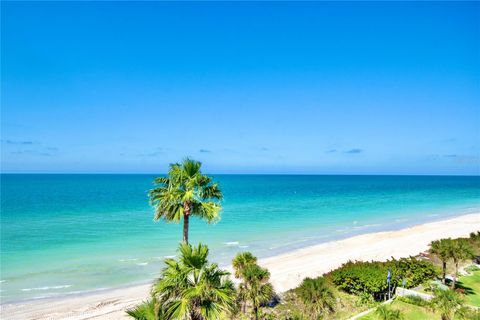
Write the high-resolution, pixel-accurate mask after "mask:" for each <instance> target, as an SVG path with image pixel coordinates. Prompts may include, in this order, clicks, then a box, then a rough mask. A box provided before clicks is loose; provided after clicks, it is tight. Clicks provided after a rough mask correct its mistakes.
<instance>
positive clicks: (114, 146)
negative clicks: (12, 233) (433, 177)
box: [1, 2, 480, 175]
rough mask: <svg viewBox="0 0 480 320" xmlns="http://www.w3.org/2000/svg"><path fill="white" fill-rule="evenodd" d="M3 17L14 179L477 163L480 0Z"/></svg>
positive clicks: (63, 9) (68, 5) (443, 170)
mask: <svg viewBox="0 0 480 320" xmlns="http://www.w3.org/2000/svg"><path fill="white" fill-rule="evenodd" d="M1 14H2V22H1V23H2V25H1V26H2V43H1V44H2V46H1V54H2V68H1V76H2V90H1V91H2V96H1V99H2V111H1V112H2V118H1V124H2V129H1V135H2V141H1V147H2V159H1V165H2V171H3V172H129V173H133V172H164V171H165V170H166V168H167V167H166V166H167V164H168V163H170V162H175V161H178V160H181V159H182V158H183V157H185V156H191V157H193V158H195V159H199V160H201V161H203V162H204V166H205V170H206V171H208V172H214V173H328V174H337V173H340V174H392V173H393V174H477V175H478V174H479V167H480V155H479V150H480V134H479V127H480V89H479V83H480V43H479V39H480V22H479V21H480V3H478V2H477V3H474V2H471V3H460V2H456V3H455V2H452V3H450V2H421V3H420V2H419V3H417V2H405V3H396V2H395V3H394V2H376V3H360V2H355V3H346V2H339V3H331V2H329V3H326V2H318V3H285V2H282V3H272V2H269V3H238V2H236V3H220V2H210V3H199V2H197V3H158V2H143V3H128V2H120V3H113V2H98V3H93V2H49V3H45V2H44V3H39V2H37V3H25V2H2V13H1Z"/></svg>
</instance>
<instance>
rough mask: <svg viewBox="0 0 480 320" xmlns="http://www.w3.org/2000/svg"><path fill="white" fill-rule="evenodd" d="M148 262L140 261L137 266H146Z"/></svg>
mask: <svg viewBox="0 0 480 320" xmlns="http://www.w3.org/2000/svg"><path fill="white" fill-rule="evenodd" d="M147 264H148V262H140V263H137V266H146V265H147Z"/></svg>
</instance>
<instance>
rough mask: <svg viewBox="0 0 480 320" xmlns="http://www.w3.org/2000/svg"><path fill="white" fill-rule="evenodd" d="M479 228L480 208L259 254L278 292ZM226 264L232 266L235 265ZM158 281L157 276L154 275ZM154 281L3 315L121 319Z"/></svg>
mask: <svg viewBox="0 0 480 320" xmlns="http://www.w3.org/2000/svg"><path fill="white" fill-rule="evenodd" d="M478 230H480V212H477V213H471V214H466V215H461V216H456V217H453V218H447V219H443V220H438V221H434V222H426V223H422V224H418V225H415V226H412V227H407V228H404V229H400V230H395V231H381V232H375V233H366V234H360V235H356V236H352V237H349V238H345V239H341V240H334V241H330V242H325V243H320V244H316V245H311V246H308V247H304V248H300V249H296V250H293V251H290V252H286V253H282V254H280V255H276V256H272V257H268V258H264V259H260V260H259V264H260V265H262V266H263V267H266V268H268V269H269V270H270V273H271V282H272V284H273V286H274V287H275V290H276V291H278V292H283V291H287V290H289V289H291V288H294V287H296V286H297V285H298V284H299V283H300V282H301V281H302V280H303V278H305V277H317V276H320V275H322V274H324V273H326V272H328V271H330V270H332V269H335V268H337V267H339V266H340V265H341V264H343V263H345V262H347V261H348V260H380V261H382V260H387V259H390V258H391V257H395V258H401V257H408V256H410V255H417V254H419V253H420V252H422V251H425V250H426V249H428V244H429V243H430V242H431V241H433V240H437V239H440V238H448V237H452V238H458V237H462V236H468V234H469V233H470V232H473V231H478ZM227 269H229V270H231V267H228V268H227ZM152 281H153V279H152ZM150 287H151V284H141V285H138V284H137V285H127V286H125V287H121V288H115V289H105V290H101V291H93V292H85V293H82V294H78V295H74V296H62V297H56V298H45V299H38V300H28V301H19V302H13V303H5V304H2V305H0V308H1V315H2V318H3V319H26V318H29V319H65V318H68V319H95V318H97V319H119V318H122V317H124V318H126V314H125V310H126V309H128V308H131V307H133V306H134V305H136V304H137V303H138V302H140V301H142V300H145V299H147V298H148V293H149V290H150Z"/></svg>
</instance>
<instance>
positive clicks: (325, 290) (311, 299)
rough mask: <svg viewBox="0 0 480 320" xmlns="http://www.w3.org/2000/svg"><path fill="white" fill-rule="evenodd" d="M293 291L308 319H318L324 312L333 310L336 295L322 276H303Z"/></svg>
mask: <svg viewBox="0 0 480 320" xmlns="http://www.w3.org/2000/svg"><path fill="white" fill-rule="evenodd" d="M295 293H296V294H297V296H298V297H299V298H300V299H301V301H302V302H303V305H304V313H305V315H307V316H308V318H309V319H318V318H319V317H321V316H322V315H324V314H326V313H331V312H334V311H335V307H336V303H337V301H336V297H335V294H334V292H333V290H332V288H331V287H330V285H329V284H328V282H327V280H326V279H325V278H324V277H318V278H315V279H311V278H305V279H303V281H302V283H301V284H300V286H298V287H297V288H296V289H295Z"/></svg>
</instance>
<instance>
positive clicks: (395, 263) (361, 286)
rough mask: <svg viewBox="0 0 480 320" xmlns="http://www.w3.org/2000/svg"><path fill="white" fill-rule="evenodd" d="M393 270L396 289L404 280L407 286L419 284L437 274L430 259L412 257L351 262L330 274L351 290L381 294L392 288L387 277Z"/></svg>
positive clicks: (342, 286) (391, 281)
mask: <svg viewBox="0 0 480 320" xmlns="http://www.w3.org/2000/svg"><path fill="white" fill-rule="evenodd" d="M389 269H390V271H391V275H392V277H391V279H390V284H391V288H392V289H393V288H395V287H396V286H397V285H399V284H401V283H402V282H403V280H405V282H406V287H407V288H411V287H415V286H418V285H419V284H421V283H423V282H425V281H427V280H429V279H432V278H433V277H434V276H435V275H436V274H437V272H436V270H435V267H434V266H433V264H431V263H430V262H427V261H423V260H418V259H416V258H414V257H410V258H402V259H400V260H395V259H393V260H390V261H387V262H378V261H370V262H363V261H356V262H352V261H349V262H347V263H345V264H343V265H342V266H341V267H340V268H338V269H336V270H334V271H332V272H330V274H329V276H330V277H331V279H332V281H333V283H334V284H335V285H337V286H338V287H339V288H340V289H342V290H344V291H346V292H348V293H353V294H357V295H360V294H362V293H368V294H370V295H376V296H377V297H378V295H379V294H380V293H382V292H385V291H386V290H387V289H388V284H387V281H386V277H387V273H388V270H389Z"/></svg>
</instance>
